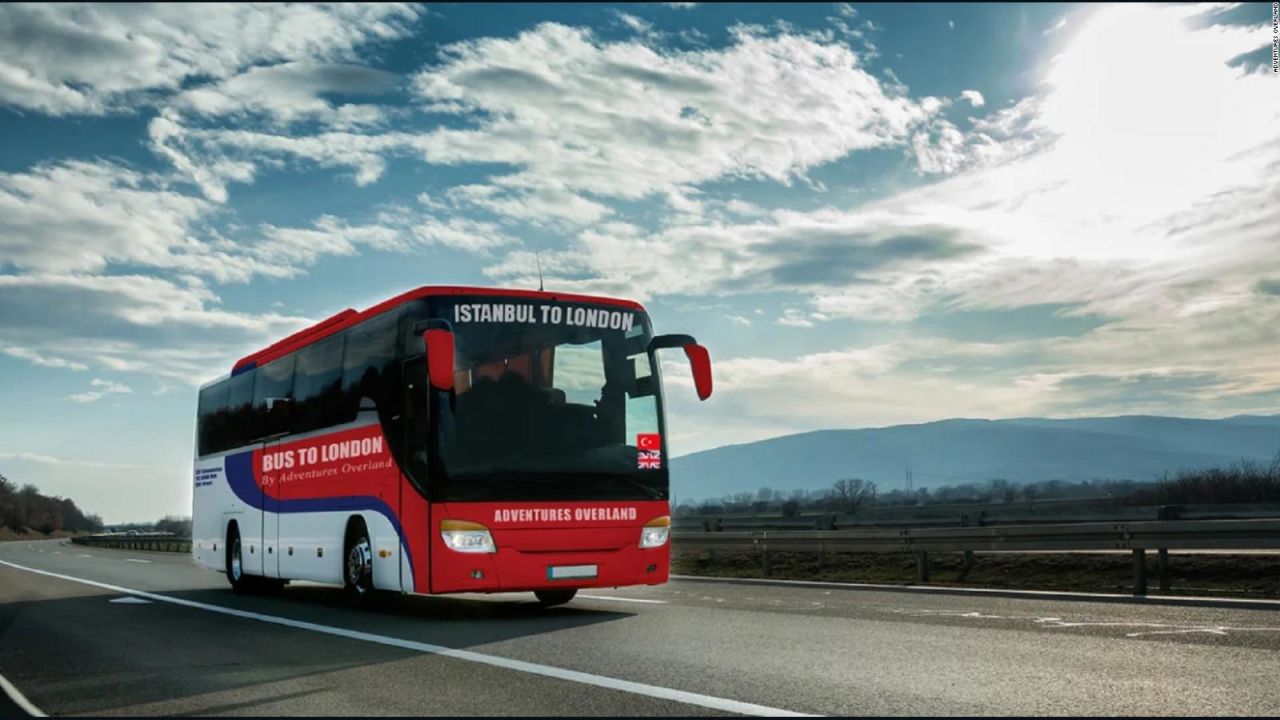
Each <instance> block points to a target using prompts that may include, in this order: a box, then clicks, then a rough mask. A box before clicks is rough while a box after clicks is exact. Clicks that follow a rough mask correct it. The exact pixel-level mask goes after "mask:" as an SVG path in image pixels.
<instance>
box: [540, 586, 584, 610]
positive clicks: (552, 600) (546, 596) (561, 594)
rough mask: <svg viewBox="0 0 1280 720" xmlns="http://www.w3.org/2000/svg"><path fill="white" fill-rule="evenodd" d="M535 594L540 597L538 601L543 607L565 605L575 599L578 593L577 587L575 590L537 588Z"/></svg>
mask: <svg viewBox="0 0 1280 720" xmlns="http://www.w3.org/2000/svg"><path fill="white" fill-rule="evenodd" d="M533 594H534V595H536V596H537V597H538V602H540V603H542V606H543V607H555V606H556V605H563V604H565V603H567V602H569V601H570V600H572V599H573V596H574V595H577V594H578V590H577V588H574V589H573V590H535V591H533Z"/></svg>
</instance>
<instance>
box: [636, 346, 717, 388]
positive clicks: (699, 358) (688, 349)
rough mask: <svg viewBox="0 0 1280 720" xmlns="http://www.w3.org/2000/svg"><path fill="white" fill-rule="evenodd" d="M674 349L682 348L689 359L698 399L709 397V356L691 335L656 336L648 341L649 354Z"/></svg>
mask: <svg viewBox="0 0 1280 720" xmlns="http://www.w3.org/2000/svg"><path fill="white" fill-rule="evenodd" d="M674 347H678V348H684V354H685V357H687V358H689V367H690V368H692V369H693V386H694V388H696V389H697V391H698V399H699V400H706V399H707V398H709V397H711V354H710V353H708V352H707V349H706V348H704V347H702V346H701V345H699V344H698V341H697V340H694V339H693V336H692V335H658V336H656V337H654V338H653V339H652V340H650V341H649V352H654V351H657V350H663V349H666V348H674Z"/></svg>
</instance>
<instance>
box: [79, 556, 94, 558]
mask: <svg viewBox="0 0 1280 720" xmlns="http://www.w3.org/2000/svg"><path fill="white" fill-rule="evenodd" d="M80 557H87V558H91V557H93V556H92V555H81V556H80Z"/></svg>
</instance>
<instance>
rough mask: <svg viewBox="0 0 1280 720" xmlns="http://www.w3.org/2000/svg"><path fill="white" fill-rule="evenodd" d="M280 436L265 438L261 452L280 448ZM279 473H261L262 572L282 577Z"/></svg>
mask: <svg viewBox="0 0 1280 720" xmlns="http://www.w3.org/2000/svg"><path fill="white" fill-rule="evenodd" d="M280 443H281V438H275V439H274V440H267V441H266V442H264V443H263V445H262V452H263V454H267V453H272V452H276V451H278V450H279V449H280ZM279 475H280V473H279V472H278V471H277V472H274V473H265V472H264V473H263V485H262V550H263V556H262V564H263V565H262V574H263V575H265V576H267V577H284V576H283V575H281V574H280V553H281V552H284V551H285V549H284V547H282V546H281V544H280V490H281V488H280V482H279V479H278V478H279Z"/></svg>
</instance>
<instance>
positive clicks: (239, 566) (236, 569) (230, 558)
mask: <svg viewBox="0 0 1280 720" xmlns="http://www.w3.org/2000/svg"><path fill="white" fill-rule="evenodd" d="M226 565H227V582H230V583H231V589H232V590H234V591H235V592H238V593H245V592H249V591H250V589H251V586H252V580H251V578H250V577H249V576H248V575H246V574H245V572H244V556H243V551H242V550H241V546H240V528H238V527H236V526H235V525H232V526H231V529H230V530H228V531H227V555H226Z"/></svg>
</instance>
